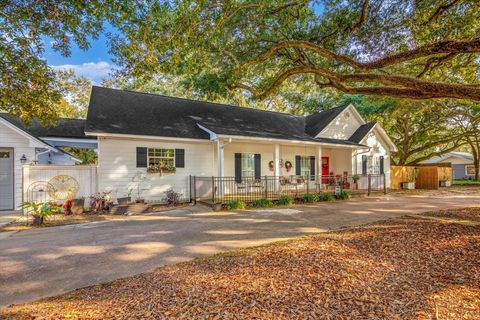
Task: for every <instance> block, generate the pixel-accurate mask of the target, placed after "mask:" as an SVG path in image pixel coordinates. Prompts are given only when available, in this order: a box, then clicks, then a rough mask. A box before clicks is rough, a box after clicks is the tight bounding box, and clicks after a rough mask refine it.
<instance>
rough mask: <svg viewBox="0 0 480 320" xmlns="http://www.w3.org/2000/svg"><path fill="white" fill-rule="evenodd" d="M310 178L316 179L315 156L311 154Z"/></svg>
mask: <svg viewBox="0 0 480 320" xmlns="http://www.w3.org/2000/svg"><path fill="white" fill-rule="evenodd" d="M310 180H315V157H314V156H310Z"/></svg>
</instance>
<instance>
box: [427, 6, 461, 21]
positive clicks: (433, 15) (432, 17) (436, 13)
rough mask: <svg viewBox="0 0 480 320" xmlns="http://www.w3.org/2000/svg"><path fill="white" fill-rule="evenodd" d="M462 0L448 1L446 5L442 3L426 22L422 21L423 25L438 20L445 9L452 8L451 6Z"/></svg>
mask: <svg viewBox="0 0 480 320" xmlns="http://www.w3.org/2000/svg"><path fill="white" fill-rule="evenodd" d="M460 1H461V0H453V1H452V2H450V3H447V4H444V5H441V6H439V7H438V8H437V10H435V12H434V13H433V14H432V15H431V16H430V17H429V18H428V20H427V21H425V22H424V23H422V25H424V26H425V25H427V24H429V23H430V22H432V21H433V20H436V19H437V18H438V17H439V16H441V15H442V14H443V13H444V12H445V11H447V10H448V9H450V8H451V7H453V6H455V5H456V4H458V3H459V2H460Z"/></svg>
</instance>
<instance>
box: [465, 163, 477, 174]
mask: <svg viewBox="0 0 480 320" xmlns="http://www.w3.org/2000/svg"><path fill="white" fill-rule="evenodd" d="M468 167H471V168H472V169H473V173H468ZM465 175H466V176H474V175H475V165H474V164H466V165H465Z"/></svg>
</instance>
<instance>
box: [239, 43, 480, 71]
mask: <svg viewBox="0 0 480 320" xmlns="http://www.w3.org/2000/svg"><path fill="white" fill-rule="evenodd" d="M288 48H300V49H305V50H309V51H312V52H315V53H317V54H318V55H320V56H322V57H325V58H327V59H330V60H335V61H338V62H341V63H343V64H345V65H346V66H349V67H353V68H355V69H364V70H373V69H380V68H384V67H388V66H391V65H397V64H399V63H402V62H406V61H410V60H414V59H418V58H425V57H429V56H433V55H438V54H467V53H478V52H480V38H479V39H474V40H443V41H438V42H434V43H430V44H426V45H423V46H419V47H417V48H414V49H411V50H408V51H405V52H400V53H397V54H393V55H390V56H387V57H384V58H380V59H378V60H374V61H371V62H359V61H356V60H354V59H352V58H350V57H347V56H345V55H341V54H338V53H335V52H333V51H331V50H328V49H325V48H323V47H321V46H319V45H317V44H315V43H312V42H309V41H303V40H289V41H283V42H280V43H278V44H277V45H276V46H274V47H272V48H270V49H269V50H267V51H266V52H264V53H262V54H260V55H258V56H257V57H255V58H254V59H252V60H249V61H247V62H246V63H245V64H244V65H243V66H242V68H243V67H248V66H251V65H255V64H258V63H260V62H263V61H265V60H267V59H270V58H272V57H274V56H276V55H277V54H278V53H279V52H280V51H281V50H284V49H288Z"/></svg>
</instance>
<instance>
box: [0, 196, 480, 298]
mask: <svg viewBox="0 0 480 320" xmlns="http://www.w3.org/2000/svg"><path fill="white" fill-rule="evenodd" d="M473 205H480V193H478V192H477V193H473V194H465V193H452V192H450V193H444V194H438V193H430V194H428V193H427V194H425V195H402V194H392V195H388V196H384V197H378V198H361V199H352V200H349V201H338V202H335V203H320V204H315V205H310V206H294V207H288V208H272V209H266V210H249V211H241V212H225V213H213V212H210V211H209V210H208V208H205V207H202V206H191V207H187V208H182V209H177V210H172V211H167V212H161V213H157V214H151V215H148V216H133V217H126V218H125V220H120V221H118V220H116V221H102V222H94V223H89V224H83V225H70V226H62V227H52V228H45V229H36V230H28V231H23V232H18V233H14V234H12V235H10V236H8V237H6V238H3V239H0V306H5V305H9V304H12V303H21V302H25V301H29V300H33V299H38V298H41V297H47V296H52V295H56V294H59V293H62V292H65V291H70V290H72V289H76V288H80V287H84V286H89V285H92V284H96V283H102V282H107V281H110V280H114V279H117V278H121V277H127V276H131V275H134V274H138V273H142V272H147V271H149V270H152V269H154V268H156V267H158V266H161V265H164V264H170V263H176V262H180V261H186V260H189V259H192V258H194V257H198V256H204V255H211V254H213V253H216V252H220V251H224V250H229V249H234V248H243V247H248V246H254V245H259V244H263V243H267V242H271V241H276V240H281V239H286V238H291V237H297V236H301V235H309V234H314V233H318V232H322V231H328V230H332V229H338V228H342V227H350V226H356V225H360V224H365V223H369V222H373V221H377V220H383V219H386V218H393V217H398V216H402V215H405V214H411V213H420V212H424V211H430V210H437V209H446V208H452V207H466V206H473Z"/></svg>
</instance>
